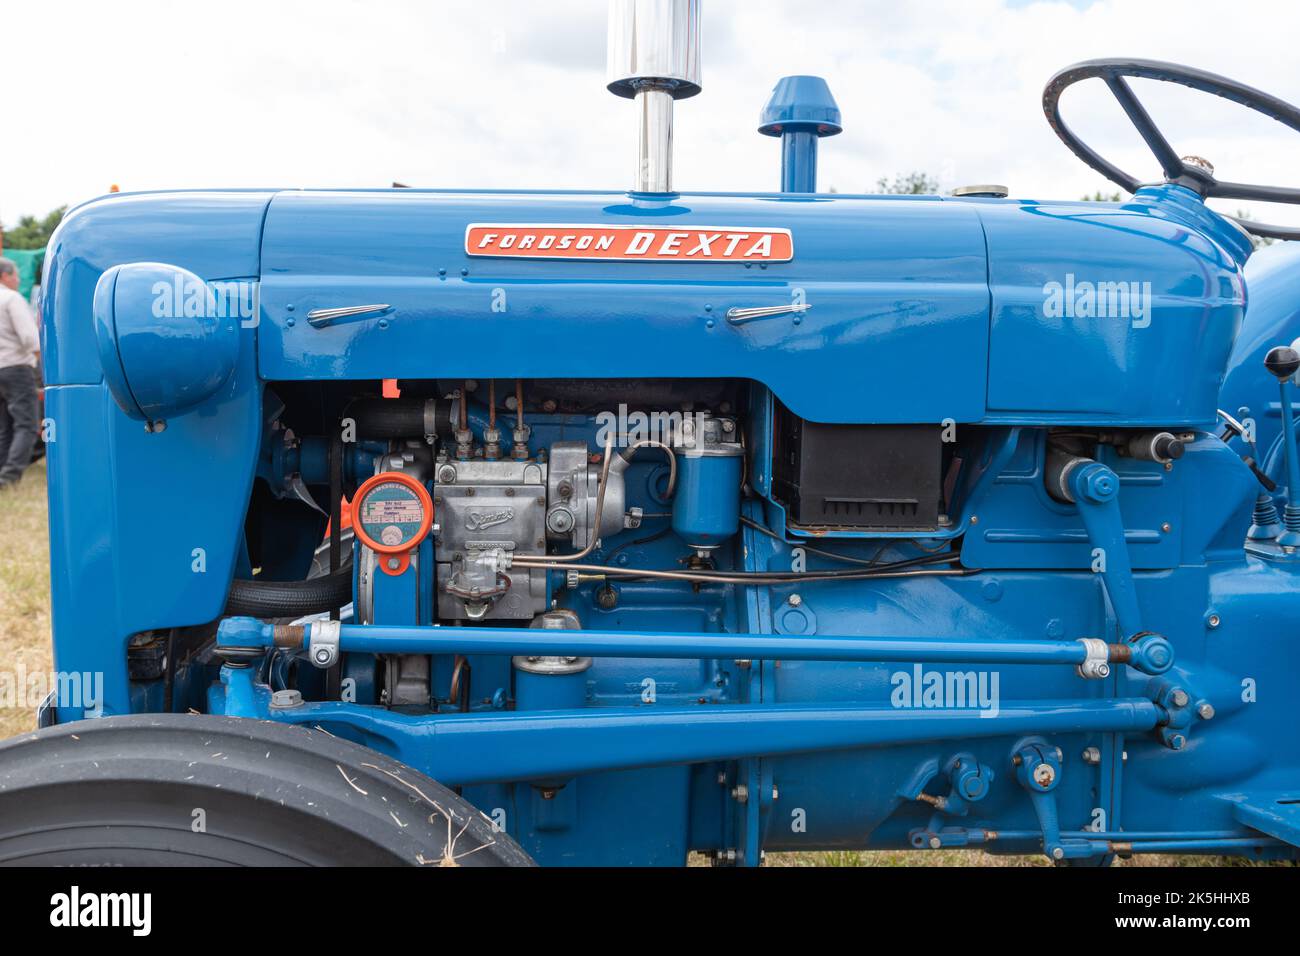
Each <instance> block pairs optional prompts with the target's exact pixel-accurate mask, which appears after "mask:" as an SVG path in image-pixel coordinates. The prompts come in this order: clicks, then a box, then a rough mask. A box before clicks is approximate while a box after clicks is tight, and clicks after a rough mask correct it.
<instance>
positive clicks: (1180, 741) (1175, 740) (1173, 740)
mask: <svg viewBox="0 0 1300 956" xmlns="http://www.w3.org/2000/svg"><path fill="white" fill-rule="evenodd" d="M1186 744H1187V738H1186V737H1184V736H1183V735H1182V734H1174V735H1173V736H1172V737H1170V738H1169V746H1170V747H1171V748H1173V749H1174V750H1182V749H1183V747H1184V746H1186Z"/></svg>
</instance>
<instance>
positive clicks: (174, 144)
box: [0, 0, 1300, 224]
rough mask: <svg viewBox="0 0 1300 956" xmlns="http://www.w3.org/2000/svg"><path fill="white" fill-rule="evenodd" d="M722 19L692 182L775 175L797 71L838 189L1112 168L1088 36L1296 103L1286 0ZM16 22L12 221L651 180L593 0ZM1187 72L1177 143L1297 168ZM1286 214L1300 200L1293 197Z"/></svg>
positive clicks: (1229, 158) (1277, 137) (1229, 159)
mask: <svg viewBox="0 0 1300 956" xmlns="http://www.w3.org/2000/svg"><path fill="white" fill-rule="evenodd" d="M705 18H706V19H705V37H704V93H703V94H702V95H701V96H699V97H696V98H694V99H692V100H689V101H686V102H683V103H681V104H680V105H679V106H678V109H677V117H678V124H677V136H676V142H677V163H676V177H675V178H676V184H677V186H678V188H681V189H687V190H693V189H706V190H707V189H725V190H770V189H774V188H775V187H776V185H777V181H778V166H779V153H778V147H777V144H776V143H775V141H773V140H770V139H767V138H765V137H761V136H759V135H758V134H757V133H756V132H755V127H756V126H757V119H758V113H759V110H760V109H761V107H762V105H763V103H764V101H765V100H766V98H767V94H768V92H769V91H770V89H771V87H772V85H773V83H774V82H775V80H777V79H778V78H779V77H781V76H783V75H787V74H791V73H818V74H821V75H823V76H825V77H826V78H827V79H828V80H829V82H830V84H831V88H832V90H833V91H834V93H835V96H836V98H837V100H838V101H839V104H840V107H841V109H842V111H843V113H844V122H845V132H844V134H843V135H841V136H839V137H836V138H834V139H831V140H828V141H826V142H825V143H824V145H823V148H822V162H821V184H822V187H823V188H826V187H828V186H832V185H833V186H834V187H836V188H837V189H839V190H840V191H843V192H856V191H866V190H869V189H870V188H871V187H872V185H873V184H874V183H875V181H876V179H878V178H879V177H881V176H887V175H888V176H892V175H893V174H895V173H897V172H903V171H910V170H927V171H930V172H932V173H937V174H939V175H940V178H941V180H942V185H943V186H944V187H945V188H949V187H951V186H954V185H959V184H961V183H963V182H1001V183H1006V184H1007V185H1008V186H1010V187H1011V189H1012V194H1013V195H1017V196H1033V197H1042V198H1077V197H1078V196H1080V195H1082V194H1083V193H1085V192H1091V191H1093V190H1095V189H1098V188H1105V186H1106V184H1105V183H1104V181H1103V180H1102V179H1101V177H1100V176H1098V175H1096V174H1094V173H1092V172H1091V171H1090V170H1088V169H1087V168H1086V167H1084V166H1083V165H1082V164H1081V163H1079V162H1078V161H1077V160H1076V159H1075V158H1074V157H1073V156H1072V155H1071V154H1070V153H1069V152H1068V151H1066V149H1065V148H1064V147H1063V146H1061V145H1060V143H1059V142H1058V141H1057V140H1056V138H1055V136H1054V135H1053V134H1052V133H1051V131H1050V130H1049V129H1048V127H1047V124H1046V122H1045V121H1044V119H1043V116H1042V110H1041V106H1040V96H1041V92H1042V88H1043V85H1044V83H1045V82H1046V80H1047V78H1048V77H1049V76H1051V75H1052V73H1054V72H1055V71H1056V70H1057V69H1059V68H1060V67H1062V66H1065V65H1067V64H1069V63H1072V62H1074V61H1077V60H1080V59H1085V58H1090V57H1096V56H1141V57H1148V58H1154V59H1167V60H1172V61H1174V62H1179V63H1186V64H1190V65H1194V66H1199V67H1202V68H1205V69H1209V70H1212V71H1214V72H1218V73H1222V74H1225V75H1228V76H1231V77H1233V78H1235V79H1239V80H1242V81H1244V82H1247V83H1250V84H1252V85H1254V86H1257V87H1259V88H1261V89H1264V90H1266V91H1268V92H1271V93H1274V94H1276V95H1278V96H1280V97H1281V98H1283V99H1286V100H1289V101H1291V102H1300V74H1297V72H1296V70H1295V68H1294V65H1293V64H1294V50H1293V47H1294V41H1295V37H1296V36H1300V5H1295V4H1290V3H1285V4H1284V3H1269V2H1264V0H1237V2H1234V3H1233V4H1231V5H1227V6H1225V5H1224V4H1223V3H1222V2H1214V3H1211V2H1209V0H1184V2H1182V3H1180V4H1179V5H1177V6H1176V7H1172V8H1171V7H1170V6H1168V5H1167V4H1164V3H1156V2H1144V0H1128V2H1124V0H1098V2H1095V3H1085V2H1076V3H1065V2H1040V3H1023V2H1019V3H1006V2H1000V0H927V2H908V3H899V2H850V0H799V2H793V0H743V2H742V0H730V2H728V0H705ZM6 22H7V30H6V34H7V35H6V41H7V42H6V44H5V47H4V49H5V56H4V60H3V63H4V66H5V73H6V75H7V76H9V77H11V78H14V79H15V80H16V83H14V84H12V85H11V86H10V88H9V89H10V94H11V95H18V96H19V97H20V98H21V100H20V105H21V108H20V109H19V110H18V111H17V112H16V113H13V114H11V116H10V119H9V122H8V123H7V125H6V127H5V131H4V134H3V143H2V144H0V221H4V222H6V223H10V224H12V222H13V221H14V220H15V219H16V218H17V217H18V216H19V215H20V214H26V213H35V214H40V213H43V212H45V211H46V210H48V209H49V208H51V207H53V206H56V205H59V204H62V203H65V202H76V201H79V200H81V199H84V198H88V197H90V196H93V195H96V194H98V193H101V192H104V191H106V189H107V187H108V186H109V185H110V184H112V183H119V184H121V186H122V188H123V189H126V190H135V189H159V188H171V187H191V186H283V187H296V186H386V185H388V184H389V183H390V182H392V181H393V180H399V181H402V182H406V183H409V184H412V185H421V186H443V187H459V186H468V187H472V186H482V187H512V186H519V187H566V188H573V187H585V186H590V187H601V188H606V187H613V188H622V187H625V186H627V185H628V184H629V183H630V181H631V172H632V166H633V162H634V156H633V150H634V135H635V130H634V122H633V114H632V106H631V105H630V104H629V103H628V102H627V101H625V100H620V99H618V98H616V97H613V96H611V95H610V94H608V93H607V92H606V91H605V89H604V48H603V45H604V22H605V5H604V3H602V2H600V0H549V2H546V3H538V2H527V0H495V2H490V0H477V2H469V0H448V2H436V3H431V2H416V0H367V2H360V0H315V2H302V0H222V2H204V3H199V2H189V3H176V2H163V0H123V2H117V3H103V2H100V0H44V2H42V3H37V4H33V3H20V4H16V5H14V6H13V7H12V8H11V9H9V10H8V11H7V14H6ZM1098 85H1099V84H1098ZM1148 86H1149V85H1143V86H1142V87H1141V90H1142V92H1143V93H1144V95H1146V94H1148ZM26 91H30V92H26ZM1179 93H1183V94H1185V95H1182V96H1179V95H1178V94H1179ZM1094 94H1095V95H1091V96H1089V95H1085V93H1084V91H1082V90H1080V91H1078V95H1075V96H1070V97H1069V98H1067V100H1066V103H1065V106H1066V109H1067V118H1070V119H1071V121H1072V124H1073V125H1075V126H1076V127H1077V128H1079V129H1080V131H1087V132H1090V133H1095V135H1096V137H1097V143H1096V145H1097V146H1098V147H1099V148H1101V150H1102V152H1103V153H1105V154H1108V155H1109V154H1112V153H1113V156H1114V158H1115V160H1116V161H1117V162H1119V164H1120V165H1121V166H1124V167H1126V168H1128V169H1130V170H1131V171H1132V172H1134V173H1135V174H1138V175H1143V176H1152V177H1154V176H1155V174H1156V168H1155V165H1154V163H1153V161H1152V160H1151V158H1150V157H1149V156H1148V155H1146V153H1145V151H1144V148H1143V147H1142V145H1141V144H1140V143H1139V142H1137V141H1136V138H1135V137H1134V136H1133V135H1132V133H1131V132H1129V131H1128V130H1127V128H1126V121H1125V120H1124V118H1123V117H1122V115H1120V114H1119V112H1118V109H1117V108H1116V107H1115V106H1114V105H1113V104H1112V103H1109V102H1107V100H1108V96H1107V94H1105V92H1104V90H1103V91H1100V92H1099V93H1097V91H1094ZM1191 96H1192V94H1190V93H1186V92H1185V91H1176V92H1174V93H1164V91H1159V90H1152V91H1149V102H1150V105H1151V108H1152V111H1153V112H1154V113H1156V114H1157V116H1158V117H1161V118H1165V119H1167V123H1168V130H1169V133H1170V136H1171V138H1172V140H1173V142H1174V144H1175V146H1176V147H1177V148H1179V149H1180V150H1182V151H1184V152H1191V151H1195V152H1198V153H1201V154H1203V155H1206V156H1208V157H1209V158H1210V159H1212V160H1213V161H1215V163H1216V164H1217V165H1218V166H1219V168H1220V172H1221V173H1223V174H1225V175H1229V176H1230V177H1231V178H1233V179H1237V180H1244V179H1254V180H1257V181H1264V182H1270V183H1275V184H1279V185H1291V184H1295V185H1297V186H1300V175H1296V174H1295V173H1294V169H1295V166H1296V162H1295V157H1297V156H1298V155H1300V133H1295V132H1292V131H1289V130H1287V129H1285V128H1283V127H1281V126H1280V125H1278V124H1276V123H1273V122H1271V121H1268V120H1262V119H1261V120H1258V121H1251V120H1248V119H1247V118H1246V117H1244V116H1241V115H1239V114H1240V113H1241V112H1242V111H1240V110H1239V108H1236V107H1227V106H1225V107H1222V108H1218V107H1212V106H1211V105H1208V104H1206V103H1205V102H1204V99H1205V98H1200V99H1195V100H1192V99H1190V97H1191ZM1185 144H1187V145H1185ZM1234 205H1235V204H1234ZM1266 212H1267V213H1269V214H1270V215H1271V217H1272V218H1274V219H1277V220H1289V221H1300V210H1297V212H1296V214H1292V215H1289V216H1288V215H1287V212H1289V211H1284V212H1277V211H1275V210H1266Z"/></svg>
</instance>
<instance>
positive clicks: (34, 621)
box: [0, 459, 52, 738]
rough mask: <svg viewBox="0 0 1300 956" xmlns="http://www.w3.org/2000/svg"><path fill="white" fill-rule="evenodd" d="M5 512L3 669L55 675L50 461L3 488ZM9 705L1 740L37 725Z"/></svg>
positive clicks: (0, 555)
mask: <svg viewBox="0 0 1300 956" xmlns="http://www.w3.org/2000/svg"><path fill="white" fill-rule="evenodd" d="M0 515H3V520H0V668H3V669H4V670H5V671H7V672H9V673H10V674H23V673H26V674H41V673H49V671H50V669H51V666H52V665H51V661H50V539H49V532H48V530H47V523H46V509H45V460H44V459H42V460H41V461H38V462H37V463H36V464H35V465H33V466H32V467H31V468H29V469H27V474H26V475H25V476H24V477H23V480H22V481H21V482H20V483H19V484H18V486H17V487H16V488H9V489H6V490H4V491H0ZM11 679H12V678H11ZM9 703H11V701H6V702H5V704H6V706H3V707H0V738H2V737H10V736H12V735H13V734H17V733H21V732H22V731H24V730H31V729H32V728H33V727H35V726H36V714H35V712H34V711H33V710H30V709H28V708H26V707H22V706H18V707H12V706H7V705H8V704H9Z"/></svg>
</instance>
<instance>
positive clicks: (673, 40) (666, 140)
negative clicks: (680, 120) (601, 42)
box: [607, 0, 701, 193]
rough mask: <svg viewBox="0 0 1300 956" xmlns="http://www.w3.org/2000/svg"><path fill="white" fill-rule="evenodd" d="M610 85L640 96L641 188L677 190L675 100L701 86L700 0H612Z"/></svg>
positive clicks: (621, 92) (617, 90)
mask: <svg viewBox="0 0 1300 956" xmlns="http://www.w3.org/2000/svg"><path fill="white" fill-rule="evenodd" d="M607 85H608V89H609V91H610V92H611V93H613V94H615V95H616V96H622V97H626V98H627V99H634V100H636V104H637V110H638V121H637V122H638V125H637V130H638V132H637V169H636V178H635V180H634V184H633V186H632V191H633V192H638V193H671V192H672V191H673V101H674V100H682V99H686V98H687V97H688V96H694V95H695V94H697V93H699V92H700V90H701V86H700V0H610V4H609V59H608V84H607Z"/></svg>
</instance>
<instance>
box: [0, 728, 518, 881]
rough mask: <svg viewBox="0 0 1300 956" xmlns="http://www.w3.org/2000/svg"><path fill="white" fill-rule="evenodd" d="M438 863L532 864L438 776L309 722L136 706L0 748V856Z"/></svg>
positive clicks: (185, 862) (15, 859)
mask: <svg viewBox="0 0 1300 956" xmlns="http://www.w3.org/2000/svg"><path fill="white" fill-rule="evenodd" d="M449 844H450V851H449V850H448V847H449ZM453 862H454V864H456V865H461V866H531V865H533V863H532V860H531V858H530V857H529V856H528V854H527V853H525V852H524V851H523V849H522V848H520V846H519V844H517V843H516V842H515V841H514V840H512V839H511V838H510V837H509V836H508V835H507V834H505V833H494V832H493V828H492V824H491V821H489V820H488V819H487V817H485V816H483V814H481V813H480V812H479V811H478V810H476V809H475V808H474V807H473V806H471V805H470V804H468V803H466V802H465V801H464V800H462V799H461V798H460V797H458V796H456V794H454V793H452V792H451V791H450V790H448V789H447V788H446V787H443V786H441V785H440V784H438V783H436V782H435V781H433V780H431V779H430V778H428V777H426V776H425V775H423V774H421V773H418V772H416V771H414V770H412V769H411V768H410V767H407V766H405V765H403V764H400V763H397V762H396V761H394V760H392V759H390V758H388V757H385V756H383V755H382V754H379V753H377V752H375V751H373V750H370V749H367V748H365V747H361V746H359V745H357V744H354V743H351V742H349V741H346V740H341V739H339V738H337V737H332V736H330V735H329V734H326V733H324V732H322V731H318V730H306V729H303V728H299V727H292V726H288V725H284V724H276V723H272V722H269V721H260V720H241V719H238V718H233V717H209V716H197V715H186V714H136V715H131V716H126V717H110V718H104V719H101V720H85V721H79V722H76V723H71V724H65V725H61V726H58V727H50V728H47V729H46V730H42V731H38V732H36V733H32V734H24V735H22V736H20V737H15V738H12V739H10V740H7V741H5V742H4V743H3V744H0V864H3V865H11V866H12V865H74V866H75V865H124V866H195V865H199V866H202V865H246V866H285V865H288V866H340V865H348V866H382V865H412V866H421V865H423V866H439V865H451V864H452V863H453Z"/></svg>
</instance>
